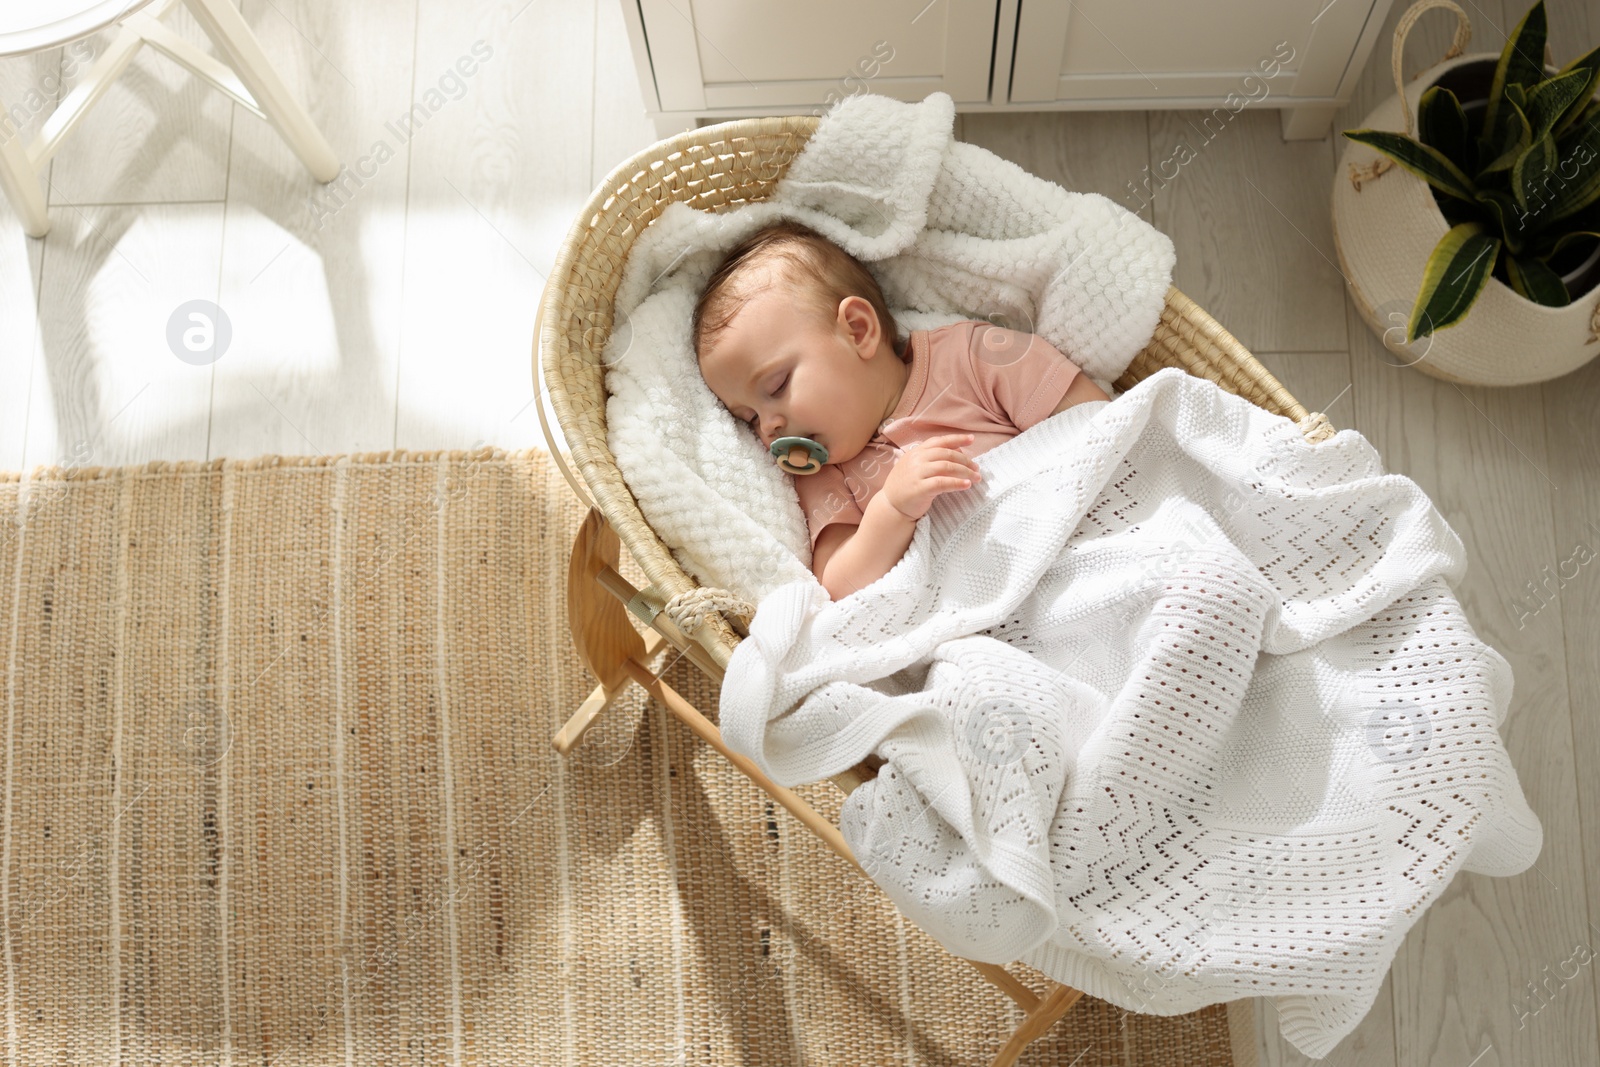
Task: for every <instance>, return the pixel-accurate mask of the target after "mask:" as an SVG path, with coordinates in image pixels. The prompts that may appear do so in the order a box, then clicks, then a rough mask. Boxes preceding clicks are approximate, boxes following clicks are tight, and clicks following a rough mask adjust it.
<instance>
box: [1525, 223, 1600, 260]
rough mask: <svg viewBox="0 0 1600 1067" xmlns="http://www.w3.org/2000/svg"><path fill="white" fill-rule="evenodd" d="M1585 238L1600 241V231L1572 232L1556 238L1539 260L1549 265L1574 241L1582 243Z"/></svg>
mask: <svg viewBox="0 0 1600 1067" xmlns="http://www.w3.org/2000/svg"><path fill="white" fill-rule="evenodd" d="M1585 237H1593V238H1594V239H1595V240H1597V241H1600V231H1596V230H1571V231H1569V232H1567V233H1564V234H1562V235H1561V236H1560V237H1558V238H1556V239H1555V241H1554V242H1553V243H1552V244H1550V246H1549V247H1548V248H1547V249H1546V250H1545V252H1544V253H1543V254H1542V255H1540V257H1539V258H1540V259H1542V260H1544V261H1545V262H1546V263H1547V264H1548V263H1549V261H1550V260H1552V259H1554V258H1555V257H1556V256H1558V255H1560V254H1561V250H1562V249H1564V248H1566V247H1567V245H1569V244H1572V243H1573V242H1574V241H1581V240H1583V239H1584V238H1585Z"/></svg>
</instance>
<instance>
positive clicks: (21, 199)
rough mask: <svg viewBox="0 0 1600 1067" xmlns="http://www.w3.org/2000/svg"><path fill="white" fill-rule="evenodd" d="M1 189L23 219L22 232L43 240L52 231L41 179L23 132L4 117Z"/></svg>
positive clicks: (0, 149) (1, 117) (0, 129)
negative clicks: (35, 169) (29, 157)
mask: <svg viewBox="0 0 1600 1067" xmlns="http://www.w3.org/2000/svg"><path fill="white" fill-rule="evenodd" d="M0 189H4V190H5V191H6V199H8V200H10V201H11V203H12V205H13V206H14V207H15V208H16V209H17V214H19V215H21V216H22V229H23V232H24V233H26V234H27V235H28V236H29V237H43V236H44V235H45V234H47V233H49V232H50V215H49V212H47V211H46V210H45V205H44V188H43V187H42V186H41V185H40V184H39V176H38V175H37V174H35V173H34V172H33V164H31V163H29V162H28V150H27V148H25V147H23V144H22V132H21V131H20V130H16V129H14V128H13V127H12V126H11V120H10V119H9V118H7V117H6V116H4V115H0Z"/></svg>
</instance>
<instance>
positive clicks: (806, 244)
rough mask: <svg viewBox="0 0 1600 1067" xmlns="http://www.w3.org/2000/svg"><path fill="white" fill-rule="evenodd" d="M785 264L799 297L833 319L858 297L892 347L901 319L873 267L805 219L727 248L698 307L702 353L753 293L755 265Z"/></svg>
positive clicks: (697, 334) (697, 336) (698, 349)
mask: <svg viewBox="0 0 1600 1067" xmlns="http://www.w3.org/2000/svg"><path fill="white" fill-rule="evenodd" d="M767 265H773V266H784V267H787V269H786V270H784V271H783V274H785V275H786V276H787V277H788V278H789V280H790V281H792V282H793V283H794V285H795V286H796V288H797V289H799V290H800V293H801V296H800V299H801V300H803V301H805V302H806V303H808V304H810V305H811V306H812V307H813V308H814V309H815V310H816V311H817V312H818V313H820V314H823V315H826V316H827V318H828V319H829V320H830V321H831V320H832V319H833V317H834V315H835V314H836V313H837V311H838V307H839V301H841V300H843V299H844V298H845V297H847V296H859V297H861V298H862V299H863V300H865V301H867V302H868V303H870V304H871V305H872V309H873V311H875V312H877V314H878V328H879V329H880V330H881V331H882V332H883V335H884V337H885V338H886V339H887V340H888V342H889V344H890V345H891V346H894V345H895V344H897V341H898V337H897V334H896V331H897V329H898V326H897V324H896V323H895V321H894V315H893V314H892V313H891V312H890V311H889V304H888V301H886V300H884V298H883V290H882V289H880V288H879V287H878V280H877V279H876V278H874V277H873V276H872V272H871V271H869V270H867V268H866V267H864V266H862V265H861V263H860V261H859V260H857V259H856V257H854V256H852V255H851V254H850V253H849V252H846V251H845V250H844V249H842V248H840V247H839V246H838V245H836V244H834V243H833V242H832V241H830V240H828V239H827V238H826V237H824V236H822V235H821V234H820V233H818V232H817V231H815V230H813V229H812V228H811V227H809V226H807V225H805V224H804V223H800V222H795V221H794V220H793V219H782V220H780V221H778V222H775V223H772V224H771V225H769V226H764V227H762V228H761V229H759V230H757V231H756V232H755V233H753V234H751V235H750V236H748V237H746V238H745V239H744V240H742V241H740V242H739V243H738V244H737V245H734V246H733V247H732V248H730V249H729V250H728V253H727V255H726V256H724V257H723V259H722V262H721V263H720V264H718V266H717V269H716V270H715V271H713V272H712V274H711V279H710V281H708V282H706V287H705V290H704V291H703V292H702V293H701V294H700V299H699V301H698V302H697V303H696V304H695V306H694V334H693V337H694V350H695V355H696V356H697V357H698V356H699V355H700V353H702V352H704V351H705V346H706V345H707V344H709V343H710V342H711V341H712V340H713V339H714V338H715V337H716V336H717V335H718V334H720V333H721V332H722V331H723V330H725V329H726V328H727V326H728V323H729V322H730V321H732V319H733V316H734V314H735V313H736V312H737V311H738V310H739V308H740V306H742V305H743V303H744V301H745V299H746V298H747V297H748V296H749V295H750V292H751V290H750V287H749V285H750V283H751V282H752V276H753V275H755V274H756V273H757V272H756V271H755V270H754V268H757V267H761V266H767Z"/></svg>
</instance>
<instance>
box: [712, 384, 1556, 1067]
mask: <svg viewBox="0 0 1600 1067" xmlns="http://www.w3.org/2000/svg"><path fill="white" fill-rule="evenodd" d="M977 463H978V465H979V468H980V470H981V471H982V475H983V477H982V479H981V480H980V481H979V482H977V483H975V484H974V485H973V486H972V487H971V488H970V489H967V490H964V491H962V492H961V493H947V494H944V495H941V496H940V497H938V498H936V499H935V502H934V505H933V507H932V509H931V510H930V511H929V512H928V514H927V515H926V516H924V518H923V519H922V520H921V521H919V522H918V524H917V527H916V531H915V533H914V536H913V538H912V542H911V545H910V547H909V549H908V550H907V552H906V554H905V556H904V557H903V558H902V559H901V560H900V562H899V563H898V564H897V565H896V566H895V567H894V568H893V569H892V570H891V571H890V572H889V573H888V574H887V575H885V576H884V577H883V578H881V579H879V580H878V581H877V582H875V583H873V584H871V585H869V586H867V587H866V588H865V589H863V590H860V591H858V592H856V593H854V594H852V595H850V596H847V597H845V598H843V599H841V600H839V601H837V602H833V601H830V600H829V599H828V596H827V594H826V593H825V592H824V591H823V590H822V589H821V587H820V586H819V585H818V584H817V583H815V582H814V581H803V580H802V581H796V582H793V583H790V584H788V585H785V586H783V587H781V588H780V589H778V590H776V591H775V592H773V593H772V594H771V595H769V596H768V597H767V598H766V599H765V600H763V601H762V603H761V604H760V607H759V610H758V611H757V612H756V615H755V617H754V619H753V620H752V621H751V623H750V631H749V637H748V638H746V639H745V640H743V641H742V642H740V644H739V645H738V647H737V648H736V649H735V650H734V652H733V655H732V659H731V662H730V663H729V665H728V670H727V673H726V675H725V678H724V682H723V687H722V694H721V704H720V709H721V710H720V715H721V727H722V730H723V736H724V738H725V739H726V741H727V743H728V745H729V747H730V748H732V749H733V750H734V751H736V752H739V753H741V754H743V755H745V756H747V757H749V758H750V759H751V760H753V761H754V762H755V763H756V764H757V765H758V766H759V767H760V768H761V770H762V771H763V772H764V773H766V774H767V775H769V776H770V777H771V778H772V779H773V780H774V781H776V782H778V783H779V784H781V785H786V786H793V785H798V784H801V783H805V782H812V781H817V780H820V779H821V778H823V777H826V776H828V775H832V774H836V773H838V772H839V771H841V770H844V769H845V768H847V767H850V766H853V765H855V764H856V763H858V762H860V761H861V760H862V759H863V758H864V757H866V756H867V755H868V754H869V753H874V752H875V753H877V754H878V755H879V756H881V757H883V758H884V760H885V761H886V762H885V763H884V765H883V766H882V767H881V768H880V769H879V771H878V774H877V777H876V779H875V780H872V781H869V782H867V783H865V784H863V785H861V786H859V787H857V788H856V789H855V790H854V791H853V792H852V793H851V794H850V795H849V797H848V798H846V800H845V802H844V806H843V811H842V815H841V820H840V829H841V831H842V832H843V834H844V837H845V839H846V840H847V842H848V843H849V845H850V848H851V849H852V851H853V852H854V854H855V855H856V856H857V857H858V858H859V859H860V860H861V862H862V863H863V865H864V867H865V868H866V869H867V871H868V873H869V874H870V875H871V877H872V878H873V879H874V881H876V882H877V883H878V884H879V885H880V886H882V887H883V889H884V890H885V891H886V892H887V893H888V894H889V896H890V897H891V898H892V899H893V900H894V901H895V903H896V904H897V906H898V907H899V908H900V909H901V910H902V911H903V912H904V913H905V914H906V915H907V916H908V917H910V918H911V919H912V920H913V921H915V922H916V923H917V924H918V925H920V926H921V927H922V928H923V929H925V930H926V931H928V932H929V933H930V934H932V935H933V936H934V937H935V938H937V939H938V940H939V941H940V942H941V943H942V944H944V945H945V947H947V948H949V949H950V950H951V951H952V952H955V953H957V954H959V955H962V956H966V957H969V958H971V959H976V960H982V961H988V962H991V963H1006V962H1009V961H1011V960H1014V959H1021V960H1024V961H1025V962H1027V963H1029V964H1031V965H1033V966H1035V967H1038V968H1039V969H1040V970H1042V971H1044V972H1045V973H1047V974H1049V975H1051V976H1052V977H1054V978H1056V979H1058V980H1060V981H1062V982H1065V983H1067V984H1069V985H1071V986H1074V987H1076V988H1079V989H1082V990H1084V991H1086V992H1088V993H1090V994H1092V995H1094V996H1096V997H1100V998H1102V999H1104V1000H1107V1001H1110V1002H1112V1003H1114V1004H1117V1005H1119V1006H1121V1007H1125V1008H1128V1009H1129V1010H1134V1011H1141V1012H1148V1013H1154V1014H1159V1015H1169V1014H1180V1013H1184V1012H1189V1011H1193V1010H1196V1009H1198V1008H1201V1007H1203V1006H1205V1005H1208V1004H1212V1003H1216V1002H1219V1001H1228V1000H1234V999H1238V998H1240V997H1248V996H1265V997H1269V998H1271V999H1272V1000H1273V1003H1274V1005H1275V1006H1276V1008H1277V1009H1278V1013H1279V1014H1280V1016H1281V1029H1282V1032H1283V1034H1284V1036H1285V1037H1286V1038H1287V1039H1288V1040H1289V1041H1290V1042H1292V1043H1293V1044H1294V1045H1295V1046H1296V1047H1297V1048H1298V1049H1300V1050H1301V1051H1302V1052H1304V1053H1305V1054H1306V1055H1309V1056H1313V1057H1318V1058H1320V1057H1322V1056H1325V1055H1326V1054H1327V1053H1328V1052H1329V1051H1331V1050H1332V1049H1333V1047H1334V1046H1335V1045H1336V1044H1337V1043H1338V1042H1339V1040H1340V1039H1341V1038H1343V1037H1344V1036H1345V1035H1346V1034H1348V1033H1349V1032H1350V1031H1351V1030H1353V1029H1354V1028H1355V1026H1356V1025H1357V1023H1359V1021H1360V1020H1361V1018H1362V1016H1363V1015H1364V1014H1365V1013H1366V1011H1367V1010H1368V1008H1369V1007H1370V1006H1371V1004H1372V1001H1373V998H1374V997H1375V996H1376V994H1377V991H1378V988H1379V986H1380V985H1381V984H1382V982H1383V978H1384V974H1385V973H1386V972H1387V970H1388V968H1389V965H1390V962H1391V960H1392V959H1393V957H1394V954H1395V952H1396V950H1397V948H1398V946H1399V944H1400V942H1401V940H1402V938H1404V936H1405V933H1406V931H1407V930H1408V929H1410V927H1411V926H1412V924H1413V923H1415V922H1416V921H1417V919H1418V918H1419V917H1420V916H1421V914H1422V912H1423V910H1424V909H1425V908H1426V907H1427V906H1428V905H1429V904H1430V903H1431V902H1432V901H1433V900H1435V899H1436V898H1437V897H1438V896H1439V894H1440V893H1442V892H1443V891H1444V889H1445V887H1446V886H1447V885H1448V883H1449V882H1450V880H1451V878H1452V877H1453V876H1454V875H1455V872H1456V871H1457V870H1462V869H1464V870H1469V871H1475V872H1478V873H1482V874H1489V875H1501V876H1505V875H1512V874H1516V873H1519V872H1521V871H1523V870H1525V869H1526V868H1527V867H1528V866H1530V865H1531V864H1532V863H1533V862H1534V860H1535V859H1536V858H1537V857H1538V854H1539V850H1540V846H1541V843H1542V829H1541V827H1540V824H1539V821H1538V819H1537V818H1536V817H1535V815H1534V813H1533V812H1532V811H1531V810H1530V808H1529V807H1528V804H1527V801H1526V800H1525V798H1524V796H1523V793H1522V790H1521V787H1520V784H1519V782H1518V780H1517V776H1516V772H1515V770H1514V769H1513V767H1512V766H1511V763H1510V761H1509V759H1508V758H1507V754H1506V750H1505V747H1504V745H1503V744H1502V742H1501V738H1500V734H1499V727H1500V725H1501V723H1502V722H1503V721H1504V719H1505V716H1506V713H1507V709H1508V707H1509V704H1510V699H1511V688H1512V677H1511V671H1510V667H1509V665H1508V664H1507V663H1506V661H1505V659H1504V658H1503V657H1502V656H1501V655H1500V654H1499V653H1498V652H1496V651H1495V650H1494V649H1493V648H1491V647H1489V646H1488V645H1486V644H1484V643H1483V642H1482V641H1481V640H1479V639H1478V637H1477V636H1476V634H1475V633H1474V631H1473V629H1472V626H1471V625H1470V623H1469V622H1468V620H1467V618H1466V617H1465V615H1464V614H1463V613H1462V610H1461V605H1460V603H1459V602H1458V601H1457V599H1456V597H1455V595H1454V594H1453V593H1452V590H1451V583H1452V582H1457V581H1459V580H1460V578H1461V577H1462V575H1463V574H1464V573H1465V568H1466V559H1465V554H1464V550H1463V547H1462V544H1461V541H1460V539H1459V538H1458V537H1457V536H1456V534H1455V531H1453V530H1452V529H1451V528H1450V526H1449V524H1448V523H1447V522H1446V521H1445V519H1444V517H1443V516H1442V515H1441V514H1440V513H1439V512H1438V511H1437V509H1435V508H1434V506H1433V505H1432V503H1431V502H1430V501H1429V499H1428V498H1427V496H1426V495H1425V494H1424V492H1423V491H1422V489H1421V487H1420V486H1418V485H1417V484H1416V483H1415V482H1414V481H1412V480H1411V479H1409V478H1407V477H1404V476H1402V475H1397V474H1386V473H1384V471H1383V467H1382V463H1381V461H1380V459H1379V457H1378V455H1377V453H1376V451H1375V450H1374V449H1373V448H1372V446H1371V445H1370V444H1369V443H1368V442H1367V441H1366V439H1365V438H1364V437H1362V436H1361V435H1360V434H1359V433H1357V432H1356V431H1354V430H1348V429H1347V430H1342V431H1340V432H1338V433H1337V434H1335V435H1334V436H1333V437H1331V438H1329V439H1327V440H1325V441H1321V442H1319V443H1317V444H1314V445H1313V444H1310V443H1308V442H1306V441H1305V440H1304V439H1303V437H1302V436H1301V434H1300V432H1299V430H1298V429H1297V428H1296V427H1295V426H1294V424H1293V423H1292V422H1291V421H1290V420H1288V419H1286V418H1284V417H1282V416H1279V415H1273V414H1271V413H1268V412H1266V411H1264V410H1262V409H1260V408H1258V407H1256V406H1255V405H1253V404H1251V403H1249V402H1248V401H1246V400H1244V399H1242V398H1240V397H1237V396H1234V395H1233V394H1231V393H1228V392H1226V391H1224V390H1222V389H1220V388H1218V387H1217V386H1216V385H1214V384H1213V383H1211V382H1209V381H1206V380H1204V379H1201V378H1196V377H1192V376H1190V375H1187V374H1185V373H1183V372H1182V371H1180V370H1178V369H1176V368H1167V369H1164V370H1162V371H1159V372H1157V373H1156V374H1154V375H1152V376H1150V377H1148V378H1146V379H1145V380H1144V381H1142V382H1141V383H1139V384H1138V385H1137V386H1136V387H1134V388H1133V389H1131V390H1129V391H1128V392H1127V393H1125V394H1123V395H1121V396H1119V397H1117V398H1115V399H1114V400H1112V401H1109V402H1106V401H1100V402H1095V403H1089V404H1083V405H1079V406H1076V407H1073V408H1069V409H1068V410H1066V411H1064V412H1061V413H1059V414H1057V415H1054V416H1052V417H1050V418H1048V419H1046V420H1045V421H1044V422H1042V423H1040V424H1038V425H1036V426H1034V427H1033V428H1031V429H1029V430H1028V431H1026V432H1024V433H1022V434H1019V435H1018V436H1016V437H1014V438H1012V439H1010V440H1008V441H1006V442H1003V443H1002V444H1000V445H998V446H997V447H995V448H993V449H991V450H989V451H987V452H985V453H983V454H982V455H980V456H978V457H977Z"/></svg>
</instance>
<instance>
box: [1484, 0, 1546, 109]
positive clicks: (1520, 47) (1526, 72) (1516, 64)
mask: <svg viewBox="0 0 1600 1067" xmlns="http://www.w3.org/2000/svg"><path fill="white" fill-rule="evenodd" d="M1548 32H1549V23H1548V20H1547V19H1546V18H1545V12H1544V0H1539V2H1538V3H1537V4H1534V5H1533V6H1532V7H1530V8H1529V9H1528V12H1527V14H1525V15H1523V16H1522V21H1521V22H1519V23H1517V27H1516V29H1514V30H1512V31H1511V35H1510V36H1509V37H1507V38H1506V46H1505V47H1504V48H1503V49H1501V50H1500V59H1499V62H1497V63H1495V65H1494V81H1493V82H1491V83H1490V84H1489V108H1488V111H1487V112H1485V114H1484V120H1483V127H1484V129H1486V130H1492V129H1495V120H1496V119H1497V118H1498V117H1499V113H1500V106H1501V104H1502V103H1503V102H1504V101H1505V99H1506V88H1507V86H1511V85H1522V86H1530V85H1538V84H1539V83H1540V82H1541V81H1543V80H1544V43H1545V37H1546V35H1547V34H1548Z"/></svg>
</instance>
